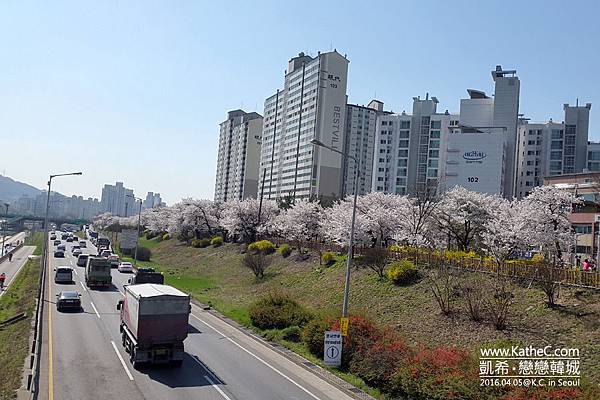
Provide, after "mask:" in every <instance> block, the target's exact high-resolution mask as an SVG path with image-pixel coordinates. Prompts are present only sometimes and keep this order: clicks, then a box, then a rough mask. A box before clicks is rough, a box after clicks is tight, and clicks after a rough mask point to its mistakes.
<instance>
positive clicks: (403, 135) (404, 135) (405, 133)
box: [398, 131, 409, 139]
mask: <svg viewBox="0 0 600 400" xmlns="http://www.w3.org/2000/svg"><path fill="white" fill-rule="evenodd" d="M408 136H409V131H400V132H399V133H398V137H399V138H401V139H408Z"/></svg>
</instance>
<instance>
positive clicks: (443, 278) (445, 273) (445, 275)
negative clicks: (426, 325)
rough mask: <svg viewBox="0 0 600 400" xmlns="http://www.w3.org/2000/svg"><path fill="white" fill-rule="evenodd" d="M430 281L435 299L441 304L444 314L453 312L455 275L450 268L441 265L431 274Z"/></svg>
mask: <svg viewBox="0 0 600 400" xmlns="http://www.w3.org/2000/svg"><path fill="white" fill-rule="evenodd" d="M428 281H429V288H430V289H431V292H432V293H433V297H434V298H435V301H436V302H437V303H438V305H439V306H440V310H441V311H442V314H444V315H449V314H450V313H452V302H453V300H454V281H455V277H454V275H453V274H452V273H451V272H450V268H449V267H445V266H441V267H440V268H438V269H437V270H436V271H433V272H432V273H431V274H430V275H429V277H428Z"/></svg>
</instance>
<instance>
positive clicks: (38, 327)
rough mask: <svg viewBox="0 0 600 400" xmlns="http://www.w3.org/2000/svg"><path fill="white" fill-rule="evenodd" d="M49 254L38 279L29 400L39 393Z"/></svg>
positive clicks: (28, 387) (43, 260)
mask: <svg viewBox="0 0 600 400" xmlns="http://www.w3.org/2000/svg"><path fill="white" fill-rule="evenodd" d="M47 260H48V257H47V254H46V255H45V256H44V255H42V257H41V258H40V274H39V278H38V292H37V299H36V303H37V304H36V307H35V320H34V326H33V340H32V343H31V354H30V356H29V370H30V372H29V374H28V375H27V383H26V389H27V391H29V399H37V396H38V392H39V380H40V377H39V374H40V359H41V356H40V354H41V349H42V322H43V319H44V318H43V316H44V309H45V307H44V294H45V291H46V288H45V285H44V283H45V281H46V269H47Z"/></svg>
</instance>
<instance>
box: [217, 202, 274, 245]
mask: <svg viewBox="0 0 600 400" xmlns="http://www.w3.org/2000/svg"><path fill="white" fill-rule="evenodd" d="M258 209H259V201H258V200H257V199H246V200H242V201H237V200H232V201H228V202H226V203H225V204H224V208H223V212H222V218H221V226H222V227H223V228H224V229H226V230H227V231H228V232H229V233H230V234H232V235H237V236H239V237H240V238H241V239H242V240H243V241H245V242H253V241H254V240H256V235H257V233H259V232H261V233H266V234H268V233H269V228H271V227H272V226H273V224H272V220H273V218H275V217H276V216H277V214H278V212H279V209H278V208H277V203H276V202H275V201H274V200H264V199H263V203H262V210H261V214H260V220H259V215H258Z"/></svg>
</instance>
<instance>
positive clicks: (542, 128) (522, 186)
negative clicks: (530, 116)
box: [515, 103, 592, 198]
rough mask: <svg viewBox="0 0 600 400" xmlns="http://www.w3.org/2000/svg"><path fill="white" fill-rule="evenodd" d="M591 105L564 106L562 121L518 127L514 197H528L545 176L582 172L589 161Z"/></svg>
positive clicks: (526, 124) (520, 123)
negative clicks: (563, 118)
mask: <svg viewBox="0 0 600 400" xmlns="http://www.w3.org/2000/svg"><path fill="white" fill-rule="evenodd" d="M591 107H592V105H591V104H590V103H587V104H586V105H585V106H579V105H576V106H569V105H568V104H565V105H564V111H565V120H564V121H563V122H560V123H557V122H554V121H552V120H550V121H548V122H544V123H531V122H529V121H528V120H527V119H524V118H523V119H521V120H520V122H519V126H518V131H519V143H518V155H517V186H516V189H517V191H516V192H515V196H516V197H519V198H521V197H524V196H527V195H528V194H529V193H530V192H531V190H532V189H533V188H534V187H536V186H541V185H542V184H543V181H542V179H543V178H544V177H546V176H555V175H565V174H572V173H578V172H583V171H584V169H585V168H587V163H588V159H589V149H588V126H589V112H590V109H591Z"/></svg>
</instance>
